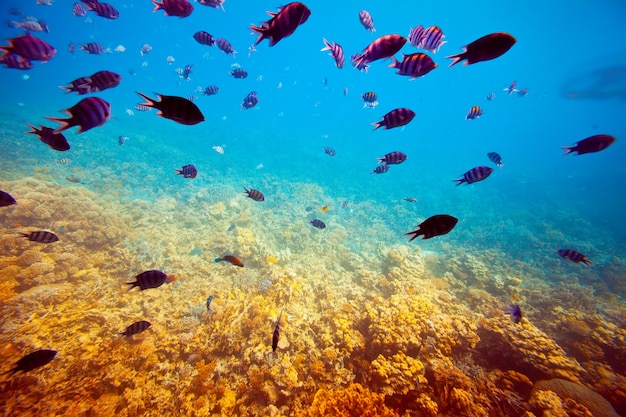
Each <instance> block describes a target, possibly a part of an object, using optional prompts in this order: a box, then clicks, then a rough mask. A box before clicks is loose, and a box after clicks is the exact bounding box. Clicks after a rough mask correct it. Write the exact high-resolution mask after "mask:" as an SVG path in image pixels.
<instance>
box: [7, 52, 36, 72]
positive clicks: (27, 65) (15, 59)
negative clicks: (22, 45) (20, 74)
mask: <svg viewBox="0 0 626 417" xmlns="http://www.w3.org/2000/svg"><path fill="white" fill-rule="evenodd" d="M0 63H2V65H4V67H5V68H13V69H19V70H23V71H26V70H29V69H32V68H33V63H32V62H30V61H29V60H27V59H25V58H22V57H21V56H19V55H15V54H5V55H3V56H0Z"/></svg>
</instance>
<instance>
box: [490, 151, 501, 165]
mask: <svg viewBox="0 0 626 417" xmlns="http://www.w3.org/2000/svg"><path fill="white" fill-rule="evenodd" d="M487 157H488V158H489V160H490V161H491V162H493V163H494V164H496V166H498V167H501V166H504V164H503V163H502V157H501V156H500V154H498V153H497V152H489V153H488V154H487Z"/></svg>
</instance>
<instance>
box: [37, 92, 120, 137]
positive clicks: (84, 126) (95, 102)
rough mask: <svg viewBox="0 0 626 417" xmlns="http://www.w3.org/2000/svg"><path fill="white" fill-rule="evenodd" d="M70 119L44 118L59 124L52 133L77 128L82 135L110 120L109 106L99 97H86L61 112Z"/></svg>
mask: <svg viewBox="0 0 626 417" xmlns="http://www.w3.org/2000/svg"><path fill="white" fill-rule="evenodd" d="M63 111H64V112H65V113H68V114H69V115H70V116H71V117H69V118H66V119H63V118H59V117H46V119H48V120H52V121H55V122H58V123H60V124H61V125H60V126H59V127H57V128H56V129H55V130H54V132H55V133H60V132H62V131H64V130H66V129H69V128H70V127H73V126H78V132H77V133H83V132H86V131H88V130H91V129H93V128H94V127H98V126H102V125H103V124H105V123H106V122H107V121H108V120H109V119H110V118H111V105H110V104H109V103H108V102H106V101H105V100H103V99H101V98H100V97H87V98H84V99H82V100H81V101H79V102H78V104H76V105H75V106H73V107H70V108H69V109H66V110H63Z"/></svg>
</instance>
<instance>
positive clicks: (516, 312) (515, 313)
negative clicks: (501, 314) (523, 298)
mask: <svg viewBox="0 0 626 417" xmlns="http://www.w3.org/2000/svg"><path fill="white" fill-rule="evenodd" d="M505 313H506V314H508V315H510V316H511V320H512V321H513V323H515V324H517V323H519V322H520V321H522V310H521V309H520V308H519V306H518V305H517V304H511V305H508V306H506V310H505Z"/></svg>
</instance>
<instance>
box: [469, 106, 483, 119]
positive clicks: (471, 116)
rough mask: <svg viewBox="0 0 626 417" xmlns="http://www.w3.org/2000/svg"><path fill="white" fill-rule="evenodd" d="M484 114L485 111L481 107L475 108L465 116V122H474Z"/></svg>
mask: <svg viewBox="0 0 626 417" xmlns="http://www.w3.org/2000/svg"><path fill="white" fill-rule="evenodd" d="M482 114H483V109H481V108H480V106H473V107H472V108H471V109H469V111H468V112H467V115H465V120H474V119H478V118H480V116H482Z"/></svg>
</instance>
